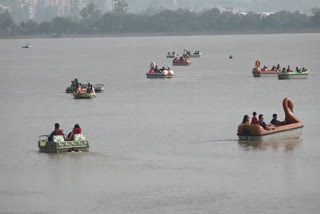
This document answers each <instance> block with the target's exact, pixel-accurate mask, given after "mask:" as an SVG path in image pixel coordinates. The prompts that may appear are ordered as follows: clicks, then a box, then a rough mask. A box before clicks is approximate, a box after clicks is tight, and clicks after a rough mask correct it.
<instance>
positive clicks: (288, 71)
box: [281, 65, 308, 73]
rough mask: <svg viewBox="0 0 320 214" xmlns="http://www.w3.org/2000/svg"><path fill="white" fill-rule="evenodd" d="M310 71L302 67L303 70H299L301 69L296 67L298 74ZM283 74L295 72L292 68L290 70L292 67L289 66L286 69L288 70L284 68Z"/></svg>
mask: <svg viewBox="0 0 320 214" xmlns="http://www.w3.org/2000/svg"><path fill="white" fill-rule="evenodd" d="M307 70H308V69H307V68H305V67H302V68H299V67H296V70H295V71H296V72H297V73H302V72H306V71H307ZM281 72H282V73H290V72H293V70H291V68H290V65H288V68H287V69H286V68H282V70H281Z"/></svg>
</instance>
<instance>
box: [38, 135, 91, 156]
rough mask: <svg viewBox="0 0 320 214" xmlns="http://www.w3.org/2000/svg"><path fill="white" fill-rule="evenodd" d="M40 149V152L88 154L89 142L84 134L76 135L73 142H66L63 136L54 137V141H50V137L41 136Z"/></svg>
mask: <svg viewBox="0 0 320 214" xmlns="http://www.w3.org/2000/svg"><path fill="white" fill-rule="evenodd" d="M38 147H39V150H40V152H46V153H61V152H72V151H75V152H88V151H89V142H88V140H86V138H85V137H84V136H83V135H82V134H74V136H73V139H72V141H66V140H65V138H64V136H63V135H54V136H53V140H52V141H48V135H41V136H39V141H38Z"/></svg>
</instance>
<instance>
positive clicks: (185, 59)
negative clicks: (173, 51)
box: [173, 55, 187, 62]
mask: <svg viewBox="0 0 320 214" xmlns="http://www.w3.org/2000/svg"><path fill="white" fill-rule="evenodd" d="M185 61H187V56H186V55H184V56H181V57H179V58H178V57H176V58H174V59H173V62H185Z"/></svg>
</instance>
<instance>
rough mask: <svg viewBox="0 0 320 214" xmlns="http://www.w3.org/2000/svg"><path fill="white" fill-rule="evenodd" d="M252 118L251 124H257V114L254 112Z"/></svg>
mask: <svg viewBox="0 0 320 214" xmlns="http://www.w3.org/2000/svg"><path fill="white" fill-rule="evenodd" d="M252 115H253V117H252V119H251V124H259V121H258V118H257V113H256V112H255V111H254V112H253V113H252Z"/></svg>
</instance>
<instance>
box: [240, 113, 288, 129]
mask: <svg viewBox="0 0 320 214" xmlns="http://www.w3.org/2000/svg"><path fill="white" fill-rule="evenodd" d="M241 124H242V125H252V124H258V125H260V126H261V127H262V128H263V129H265V130H270V129H274V127H277V126H281V125H282V124H281V122H280V121H279V120H278V115H277V114H273V115H272V120H271V121H270V125H271V126H267V124H266V123H265V122H264V116H263V114H259V116H258V117H257V113H256V112H253V113H252V119H251V122H250V117H249V116H248V115H244V117H243V120H242V123H241Z"/></svg>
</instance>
